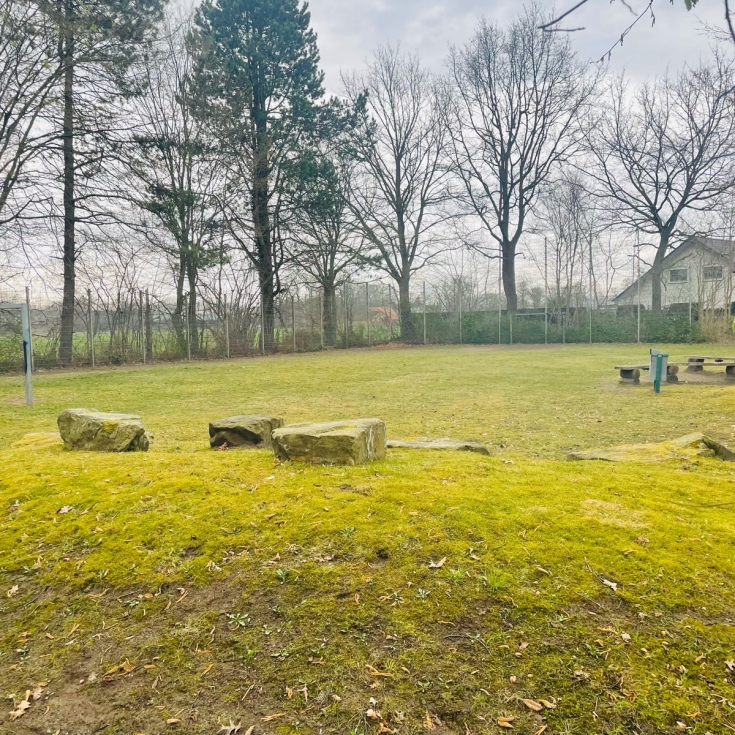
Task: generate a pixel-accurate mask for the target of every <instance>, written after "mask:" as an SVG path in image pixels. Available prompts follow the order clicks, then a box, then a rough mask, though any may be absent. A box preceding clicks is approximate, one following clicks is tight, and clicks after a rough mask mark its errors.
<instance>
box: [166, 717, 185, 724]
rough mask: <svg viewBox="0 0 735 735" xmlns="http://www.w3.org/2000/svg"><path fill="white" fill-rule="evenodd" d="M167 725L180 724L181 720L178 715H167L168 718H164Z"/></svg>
mask: <svg viewBox="0 0 735 735" xmlns="http://www.w3.org/2000/svg"><path fill="white" fill-rule="evenodd" d="M166 724H167V725H180V724H181V720H180V719H179V718H178V717H169V718H168V720H166Z"/></svg>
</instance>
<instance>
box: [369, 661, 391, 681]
mask: <svg viewBox="0 0 735 735" xmlns="http://www.w3.org/2000/svg"><path fill="white" fill-rule="evenodd" d="M365 668H367V670H368V673H369V674H370V676H382V677H385V678H386V679H392V678H393V674H388V673H387V672H385V671H378V670H377V669H376V668H375V667H374V666H371V665H370V664H367V665H366V667H365Z"/></svg>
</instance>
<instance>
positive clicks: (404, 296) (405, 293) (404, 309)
mask: <svg viewBox="0 0 735 735" xmlns="http://www.w3.org/2000/svg"><path fill="white" fill-rule="evenodd" d="M410 289H411V276H410V274H406V275H404V276H403V277H402V278H401V279H400V280H399V281H398V314H399V318H400V320H401V342H407V343H412V342H416V322H415V321H414V318H413V313H412V311H411V290H410Z"/></svg>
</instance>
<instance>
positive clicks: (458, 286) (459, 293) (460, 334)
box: [457, 280, 462, 344]
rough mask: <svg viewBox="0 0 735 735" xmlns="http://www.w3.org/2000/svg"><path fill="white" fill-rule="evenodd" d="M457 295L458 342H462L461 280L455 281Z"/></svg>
mask: <svg viewBox="0 0 735 735" xmlns="http://www.w3.org/2000/svg"><path fill="white" fill-rule="evenodd" d="M457 296H458V301H459V303H458V305H457V306H458V309H459V343H460V344H462V281H461V280H460V281H458V282H457Z"/></svg>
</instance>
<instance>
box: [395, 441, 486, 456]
mask: <svg viewBox="0 0 735 735" xmlns="http://www.w3.org/2000/svg"><path fill="white" fill-rule="evenodd" d="M388 449H433V450H436V451H440V452H475V453H477V454H484V455H486V456H489V455H490V450H489V449H488V448H487V447H486V446H485V445H484V444H481V443H480V442H463V441H458V440H456V439H419V440H417V441H410V442H409V441H402V440H400V439H389V440H388Z"/></svg>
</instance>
